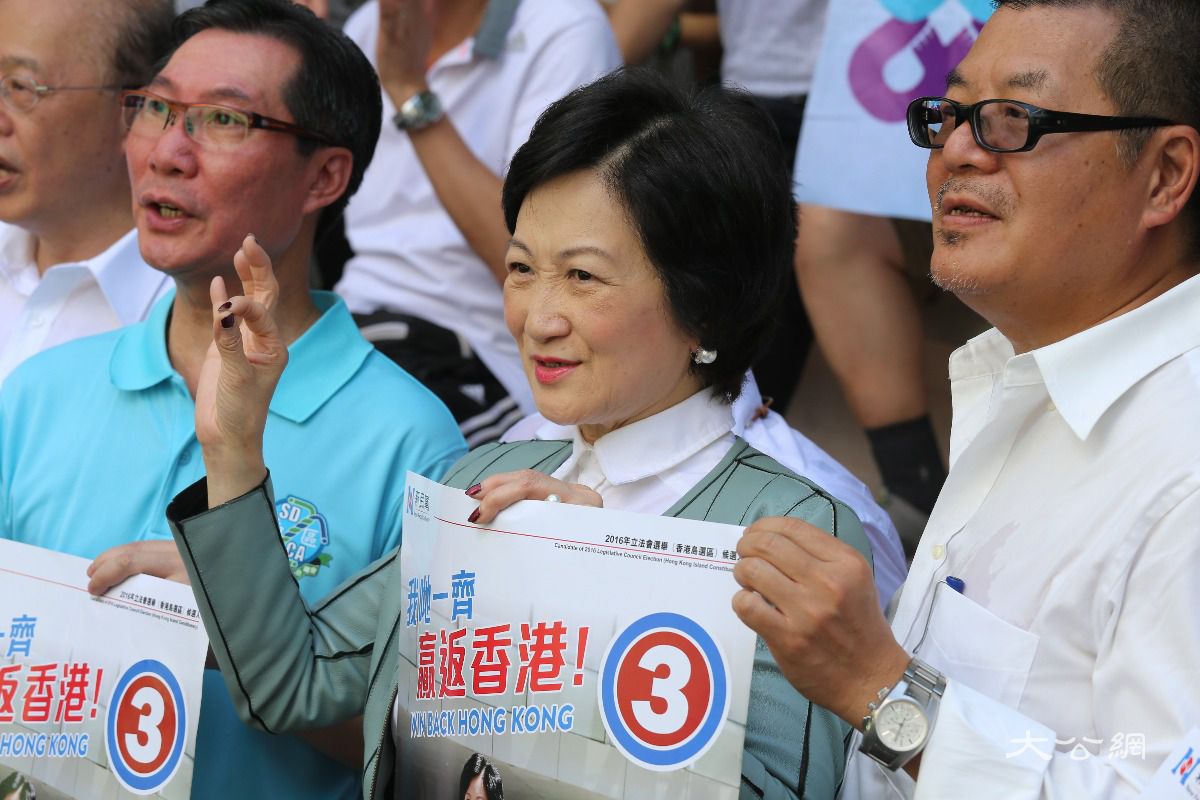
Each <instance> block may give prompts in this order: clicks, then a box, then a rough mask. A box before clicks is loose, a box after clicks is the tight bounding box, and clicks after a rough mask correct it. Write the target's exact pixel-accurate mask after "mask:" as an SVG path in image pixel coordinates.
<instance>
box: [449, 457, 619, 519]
mask: <svg viewBox="0 0 1200 800" xmlns="http://www.w3.org/2000/svg"><path fill="white" fill-rule="evenodd" d="M467 495H468V496H470V497H473V498H475V499H476V500H478V501H479V508H477V509H475V510H474V511H472V512H471V516H470V518H469V519H468V520H467V522H478V523H479V524H481V525H482V524H484V523H488V522H491V521H492V520H493V519H495V518H496V515H497V514H499V513H500V512H501V511H503V510H504V509H506V508H508V507H509V506H511V505H512V504H513V503H515V502H517V501H518V500H545V499H546V498H547V497H549V496H550V495H556V496H557V497H558V499H559V501H560V502H563V503H572V504H574V505H577V506H595V507H596V508H600V507H602V506H603V505H604V500H602V499H601V497H600V495H599V494H597V493H596V492H595V491H593V490H592V489H589V488H588V487H586V486H584V485H583V484H581V483H564V482H563V481H560V480H558V479H557V478H551V477H550V476H549V475H546V474H545V473H542V472H538V471H537V470H532V469H523V470H520V471H518V472H501V473H500V474H498V475H493V476H492V477H490V478H487V479H485V480H484V481H483V482H481V483H477V484H475V485H474V486H472V487H471V488H470V489H467Z"/></svg>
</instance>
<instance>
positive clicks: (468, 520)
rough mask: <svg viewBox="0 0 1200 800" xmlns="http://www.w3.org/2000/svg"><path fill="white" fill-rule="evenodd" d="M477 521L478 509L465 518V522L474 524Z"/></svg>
mask: <svg viewBox="0 0 1200 800" xmlns="http://www.w3.org/2000/svg"><path fill="white" fill-rule="evenodd" d="M477 519H479V509H478V508H477V509H475V510H474V511H472V512H471V516H469V517H467V522H474V521H475V520H477Z"/></svg>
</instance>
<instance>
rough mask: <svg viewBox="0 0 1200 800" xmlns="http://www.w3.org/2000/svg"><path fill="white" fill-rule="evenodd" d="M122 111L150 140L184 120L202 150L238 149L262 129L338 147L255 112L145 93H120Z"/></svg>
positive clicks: (136, 131)
mask: <svg viewBox="0 0 1200 800" xmlns="http://www.w3.org/2000/svg"><path fill="white" fill-rule="evenodd" d="M121 108H122V113H123V114H124V116H125V127H126V128H127V129H128V130H129V132H130V134H133V135H136V136H142V137H145V138H149V139H157V138H158V137H160V136H162V135H163V134H164V133H165V132H166V130H167V128H169V127H171V123H173V122H174V121H175V120H176V119H182V120H183V130H184V133H186V134H187V135H188V136H189V137H190V138H191V139H192V140H194V141H195V142H197V143H198V144H200V145H201V146H203V147H208V148H212V149H216V150H223V149H230V148H234V147H237V146H238V145H240V144H241V143H242V142H244V141H245V140H246V137H247V136H249V135H250V131H252V130H254V129H256V128H257V129H260V130H265V131H275V132H276V133H289V134H291V135H292V136H296V137H298V138H300V139H307V140H308V141H310V142H317V143H318V144H323V145H329V146H332V147H336V146H338V145H337V143H336V142H334V141H333V140H332V139H330V138H329V137H327V136H324V135H322V134H319V133H314V132H313V131H310V130H308V129H307V128H303V127H301V126H299V125H296V124H295V123H292V122H284V121H283V120H280V119H272V118H271V117H264V116H263V115H262V114H256V113H254V112H253V111H242V110H241V109H237V108H230V107H228V106H218V105H212V104H209V103H180V102H176V101H175V100H168V99H167V98H165V97H160V96H158V95H156V94H154V93H153V92H147V91H145V90H138V91H127V92H122V93H121Z"/></svg>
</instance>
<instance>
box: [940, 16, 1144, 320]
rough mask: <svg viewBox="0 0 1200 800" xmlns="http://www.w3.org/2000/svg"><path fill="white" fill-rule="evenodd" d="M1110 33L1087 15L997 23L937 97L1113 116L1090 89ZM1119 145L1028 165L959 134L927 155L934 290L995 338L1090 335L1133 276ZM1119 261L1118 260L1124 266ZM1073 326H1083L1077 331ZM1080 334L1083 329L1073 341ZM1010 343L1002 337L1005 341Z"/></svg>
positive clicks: (1096, 138) (1103, 22)
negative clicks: (1066, 323)
mask: <svg viewBox="0 0 1200 800" xmlns="http://www.w3.org/2000/svg"><path fill="white" fill-rule="evenodd" d="M1116 31H1117V22H1116V20H1115V18H1114V17H1112V16H1111V15H1109V14H1108V13H1107V12H1104V11H1099V10H1096V9H1091V8H1086V7H1084V8H1065V9H1063V8H1031V9H1027V10H1022V11H1013V10H1011V9H1009V8H1001V9H1000V10H998V11H997V12H996V13H995V15H993V17H992V18H991V20H990V21H989V22H988V23H987V25H985V26H984V29H983V31H982V33H981V34H980V36H979V39H978V40H977V41H976V43H975V45H974V46H973V47H972V48H971V51H970V53H969V54H968V55H967V57H966V58H965V59H964V60H963V62H962V63H961V64H960V65H959V67H958V69H957V76H959V77H960V78H961V82H957V85H955V83H956V82H955V81H953V80H952V81H951V84H952V85H951V86H950V88H948V89H947V96H948V97H950V98H951V99H952V100H955V101H957V102H960V103H974V102H976V101H978V100H984V99H988V98H1005V99H1011V100H1020V101H1024V102H1027V103H1032V104H1034V105H1037V106H1041V107H1043V108H1048V109H1052V110H1056V111H1074V112H1082V113H1087V114H1104V115H1112V114H1116V113H1117V111H1116V110H1115V109H1114V107H1113V105H1112V103H1111V102H1110V101H1109V100H1108V99H1107V98H1106V97H1105V96H1104V95H1103V93H1102V91H1101V90H1100V88H1099V86H1098V84H1097V83H1096V79H1095V77H1094V69H1095V60H1096V58H1097V56H1098V54H1100V53H1101V52H1102V51H1103V50H1104V48H1105V47H1106V46H1107V45H1108V43H1109V42H1110V41H1111V39H1112V37H1113V35H1114V34H1115V33H1116ZM1117 136H1118V134H1117V133H1115V132H1094V133H1063V134H1051V135H1047V136H1043V137H1042V138H1041V139H1040V140H1039V141H1038V143H1037V146H1036V147H1035V148H1034V149H1033V150H1032V151H1029V152H1024V153H1005V154H997V153H992V152H988V151H985V150H983V149H981V148H980V147H979V146H978V145H977V144H976V143H975V141H974V140H973V138H972V132H971V130H970V125H969V124H968V123H966V122H964V123H963V124H961V125H960V126H959V127H958V129H957V130H955V131H954V133H953V134H952V135H951V136H950V138H949V139H948V140H947V142H946V146H945V147H944V148H943V149H941V150H932V151H930V157H929V165H928V169H927V181H928V189H929V198H930V203H931V205H932V206H933V228H934V254H933V260H932V264H931V270H932V274H933V278H934V280H935V282H937V283H938V284H939V285H940V286H942V287H943V288H946V289H949V290H951V291H953V292H955V293H956V294H958V295H959V297H960V298H962V299H963V300H964V301H965V302H966V303H967V304H968V305H970V306H972V307H973V308H975V310H976V311H978V312H980V313H981V314H982V315H983V316H984V317H986V318H988V319H989V320H990V321H992V322H993V323H994V324H997V325H999V326H1000V327H1001V329H1002V330H1005V323H1012V322H1014V321H1015V322H1016V323H1017V327H1020V326H1021V325H1022V324H1024V323H1025V322H1029V323H1030V324H1032V325H1035V326H1038V325H1041V321H1042V320H1043V318H1053V316H1054V314H1056V313H1059V312H1062V313H1067V308H1065V307H1062V308H1059V307H1058V306H1063V305H1064V301H1067V300H1069V301H1070V303H1069V304H1068V305H1070V313H1075V314H1078V315H1080V317H1081V319H1080V323H1079V324H1080V325H1082V327H1088V326H1090V325H1092V324H1095V323H1096V322H1098V321H1099V319H1098V318H1089V317H1097V316H1098V317H1100V318H1102V317H1103V316H1105V314H1106V313H1107V312H1105V311H1103V307H1104V306H1105V303H1106V302H1109V301H1110V300H1111V295H1112V293H1113V291H1114V289H1115V290H1116V291H1118V292H1119V291H1120V288H1119V287H1120V286H1121V284H1122V282H1123V281H1126V280H1127V279H1128V277H1129V275H1128V272H1129V269H1130V266H1129V264H1128V263H1127V261H1128V259H1127V255H1128V252H1129V246H1130V243H1131V241H1132V238H1133V236H1134V232H1135V229H1136V227H1137V224H1138V220H1139V217H1140V212H1141V205H1140V202H1139V201H1140V200H1141V199H1142V198H1139V197H1137V196H1136V195H1137V193H1136V192H1131V191H1129V178H1130V171H1129V169H1128V168H1126V167H1125V166H1124V165H1122V164H1121V163H1120V162H1119V160H1118V156H1117V147H1116V141H1117V139H1116V137H1117ZM1123 259H1124V260H1123ZM1076 327H1079V326H1078V325H1077V326H1076ZM1082 327H1080V328H1079V329H1082ZM1005 332H1006V333H1007V332H1008V331H1005Z"/></svg>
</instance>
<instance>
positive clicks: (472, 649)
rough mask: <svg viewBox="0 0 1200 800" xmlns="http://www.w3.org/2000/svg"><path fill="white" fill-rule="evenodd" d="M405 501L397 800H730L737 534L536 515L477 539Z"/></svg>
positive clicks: (551, 512)
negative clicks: (482, 790)
mask: <svg viewBox="0 0 1200 800" xmlns="http://www.w3.org/2000/svg"><path fill="white" fill-rule="evenodd" d="M405 499H406V502H405V514H404V545H403V547H402V548H401V574H402V579H403V585H404V587H405V591H406V592H407V597H406V599H405V603H404V609H405V619H404V620H403V622H404V623H405V624H404V625H402V627H401V631H402V634H401V636H400V642H399V648H400V687H399V691H398V694H397V696H396V704H397V706H398V708H399V712H398V714H399V718H398V724H399V730H400V731H401V732H402V734H403V737H402V742H401V753H400V756H399V758H400V764H401V769H402V773H401V776H400V784H399V786H398V787H397V788H398V792H399V795H400V796H404V797H456V798H457V797H462V796H463V787H464V786H467V785H469V784H470V783H471V782H472V781H476V782H477V783H486V782H493V783H494V782H496V781H499V782H502V785H503V796H504V797H505V798H506V800H527V799H528V800H533V799H534V798H544V797H553V798H556V800H577V799H583V798H600V797H604V798H630V800H634V799H635V798H636V799H637V800H641V799H642V798H646V797H670V798H701V797H702V798H728V799H729V800H734V798H737V796H738V787H739V784H740V776H741V763H742V748H743V743H744V739H745V726H746V710H747V705H748V703H749V693H750V676H751V666H752V661H753V656H754V642H755V638H754V634H753V633H752V632H751V631H750V630H749V629H748V628H747V627H745V626H744V625H742V624H741V622H740V621H738V619H737V617H736V616H735V615H734V613H733V611H732V609H731V607H730V599H731V598H732V596H733V593H734V591H735V590H736V588H737V586H736V584H735V582H734V580H733V576H732V574H731V572H732V568H733V563H734V561H735V560H736V557H737V554H736V552H734V550H735V547H736V543H737V540H738V538H739V537H740V536H741V533H742V529H741V528H738V527H735V526H732V525H717V524H715V523H708V522H693V521H687V520H679V519H673V518H668V517H657V516H651V515H645V514H632V513H626V512H620V511H608V510H602V509H595V508H586V507H582V506H572V505H565V504H555V503H544V502H521V503H518V504H516V505H515V506H513V507H511V508H509V509H507V510H506V511H505V512H503V513H502V514H501V515H500V516H499V517H498V518H497V519H496V520H495V521H494V522H493V523H491V524H490V525H488V526H487V527H478V526H475V525H468V524H467V523H466V519H467V516H468V515H469V514H470V513H471V511H472V509H474V508H475V503H474V502H473V501H471V500H470V499H468V498H467V497H466V496H465V495H464V494H463V492H462V491H460V490H457V489H447V488H445V487H443V486H441V485H439V484H437V483H434V482H432V481H429V480H426V479H425V478H422V477H420V476H418V475H415V474H413V473H409V476H408V488H407V494H406V498H405ZM481 774H482V777H479V778H478V779H476V778H475V776H476V775H481ZM470 796H472V797H474V796H476V795H474V794H471V795H470ZM487 796H489V797H493V796H496V795H495V794H494V793H493V794H487Z"/></svg>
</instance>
